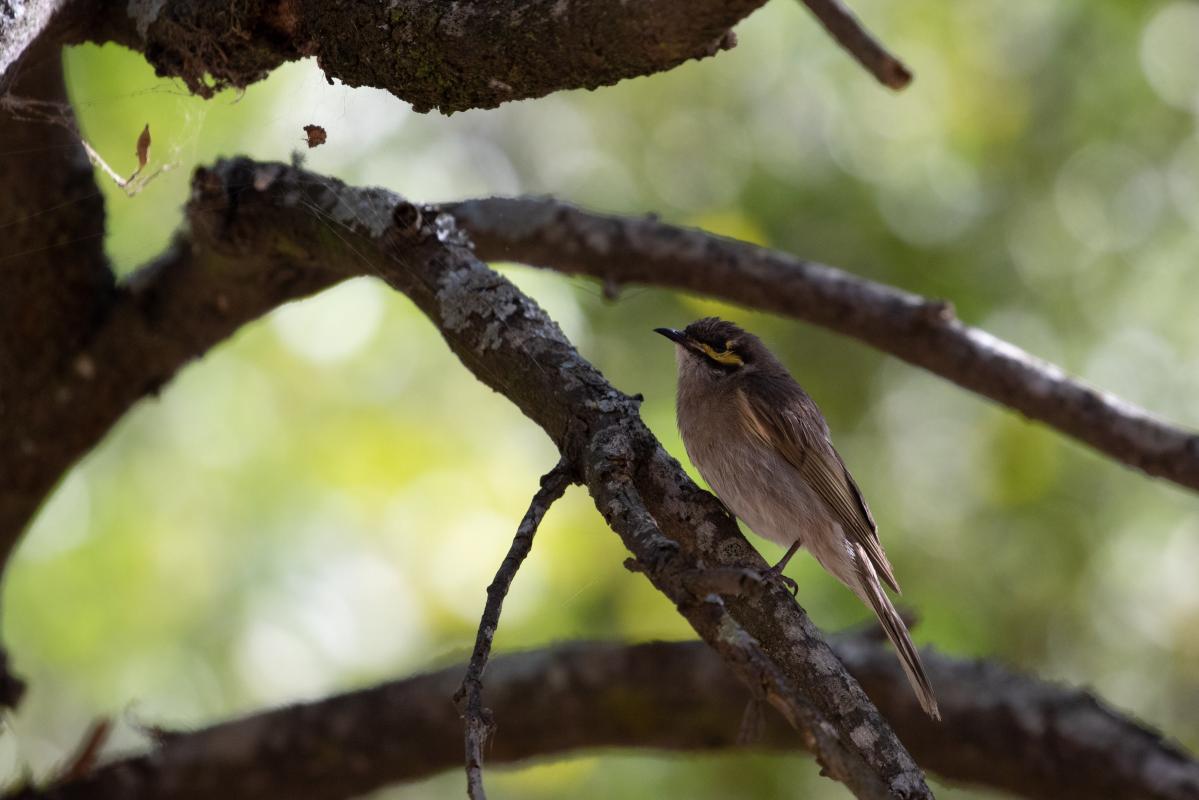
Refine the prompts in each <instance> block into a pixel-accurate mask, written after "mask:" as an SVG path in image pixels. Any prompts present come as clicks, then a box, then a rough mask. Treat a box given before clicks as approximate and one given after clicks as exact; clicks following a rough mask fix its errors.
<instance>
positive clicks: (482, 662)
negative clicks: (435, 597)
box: [454, 460, 571, 800]
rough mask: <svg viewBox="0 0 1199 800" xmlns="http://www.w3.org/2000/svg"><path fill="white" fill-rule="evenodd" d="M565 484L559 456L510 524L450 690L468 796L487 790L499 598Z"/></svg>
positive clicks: (566, 473) (474, 798) (479, 797)
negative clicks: (458, 713)
mask: <svg viewBox="0 0 1199 800" xmlns="http://www.w3.org/2000/svg"><path fill="white" fill-rule="evenodd" d="M570 483H571V468H570V465H569V464H568V463H567V462H566V461H565V460H563V461H560V462H559V463H558V466H556V467H554V468H553V469H552V470H550V471H549V472H547V473H546V474H545V475H544V476H542V478H541V488H540V489H538V490H537V493H536V494H534V495H533V500H532V502H530V503H529V510H528V511H527V512H525V516H524V519H522V520H521V521H520V525H519V526H518V527H517V529H516V536H515V537H513V539H512V545H511V547H509V548H508V554H507V555H505V556H504V560H503V562H502V563H501V564H500V568H499V570H497V571H496V573H495V580H493V581H492V582H491V585H490V586H488V587H487V603H486V605H485V606H484V608H483V616H482V618H480V620H479V632H478V634H477V635H476V637H475V650H474V652H473V653H472V654H471V657H470V663H469V664H467V666H466V675H465V677H463V679H462V686H460V687H459V688H458V691H457V692H456V693H455V694H454V700H455V701H457V702H458V703H459V705H460V706H464V708H463V719H464V721H465V727H466V787H467V794H468V795H469V796H470V798H471V800H486V798H487V792H486V791H484V789H483V746H484V744H486V742H487V739H488V738H489V737H490V736H491V733H492V730H493V729H494V727H495V725H494V723H493V722H492V719H493V715H492V712H491V709H486V708H483V699H482V694H483V671H484V670H485V669H487V659H488V657H489V656H490V655H491V642H492V640H493V639H494V638H495V632H496V629H498V628H499V625H500V612H501V611H502V610H503V607H504V598H505V597H507V596H508V590H509V589H510V588H511V587H512V580H513V579H514V578H515V577H516V571H517V570H519V569H520V565H521V564H523V563H524V560H525V558H526V557H527V556H528V555H529V551H530V550H531V549H532V548H533V537H534V536H535V535H536V534H537V528H538V527H539V526H540V525H541V520H542V518H543V517H544V516H545V513H546V512H547V511H549V508H550V506H551V505H553V503H554V501H555V500H557V499H558V498H559V497H561V496H562V493H563V492H565V491H566V487H567V486H569V485H570Z"/></svg>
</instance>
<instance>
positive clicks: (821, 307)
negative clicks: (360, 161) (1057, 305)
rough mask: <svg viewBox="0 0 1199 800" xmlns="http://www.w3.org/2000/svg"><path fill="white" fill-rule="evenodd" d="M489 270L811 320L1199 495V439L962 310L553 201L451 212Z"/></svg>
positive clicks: (778, 256) (739, 246) (701, 236)
mask: <svg viewBox="0 0 1199 800" xmlns="http://www.w3.org/2000/svg"><path fill="white" fill-rule="evenodd" d="M444 208H445V210H447V211H449V212H451V213H453V214H454V216H455V218H456V219H457V220H458V222H459V224H461V225H462V227H463V228H464V229H466V230H467V231H468V232H469V233H470V235H471V238H472V240H473V241H474V242H475V246H476V252H478V254H479V256H480V257H482V258H484V259H487V260H504V261H518V262H521V263H524V264H529V265H532V266H538V267H545V268H547V269H553V270H557V271H559V272H565V273H567V274H572V275H575V274H577V275H590V276H592V277H595V278H598V279H600V280H602V281H604V282H605V284H606V285H620V284H625V283H635V284H645V285H653V286H664V287H669V288H673V289H685V290H687V291H692V292H697V293H699V294H705V295H709V296H712V297H719V298H721V299H723V300H728V301H730V302H733V303H739V304H741V305H744V306H749V307H751V308H758V309H762V310H765V311H774V312H777V313H779V314H785V315H787V316H791V317H795V318H797V319H802V320H805V321H807V322H811V323H814V324H817V325H820V326H822V327H825V328H828V329H829V330H832V331H836V332H837V333H840V334H844V335H846V336H850V337H853V338H855V339H859V340H861V341H863V342H866V343H867V344H870V345H872V346H873V347H876V348H878V349H879V350H882V351H883V352H885V353H890V354H892V355H894V356H898V357H899V358H902V359H903V360H905V361H907V362H909V363H912V364H915V365H917V366H920V367H924V368H925V369H927V370H929V371H930V372H933V373H935V374H937V375H940V376H941V377H943V378H946V379H948V380H950V381H953V382H954V383H956V384H957V385H959V386H962V387H964V388H966V389H970V390H971V391H974V392H977V393H978V394H980V395H982V396H984V397H988V398H990V399H992V400H994V401H995V402H997V403H999V404H1001V405H1004V406H1008V407H1010V408H1013V409H1015V410H1017V411H1019V412H1021V413H1023V414H1024V415H1025V416H1027V417H1029V418H1030V419H1034V420H1038V421H1040V422H1043V423H1045V424H1046V425H1049V426H1051V427H1053V428H1056V429H1057V430H1059V431H1061V432H1062V433H1065V434H1067V435H1069V436H1072V437H1074V438H1075V439H1077V440H1078V441H1080V442H1083V443H1084V444H1087V445H1090V446H1091V447H1093V448H1095V449H1096V450H1098V451H1099V452H1101V453H1103V454H1105V455H1107V456H1110V457H1111V458H1113V459H1115V460H1117V461H1120V462H1123V463H1124V464H1127V465H1128V466H1130V467H1134V468H1136V469H1139V470H1141V471H1142V472H1145V473H1147V474H1149V475H1152V476H1154V477H1159V478H1165V479H1166V480H1170V481H1173V482H1174V483H1177V484H1179V485H1180V486H1185V487H1187V488H1190V489H1199V434H1196V433H1195V432H1193V431H1189V430H1185V429H1182V428H1179V427H1176V426H1174V425H1171V424H1170V423H1168V422H1166V421H1164V420H1162V419H1159V418H1158V417H1155V416H1154V415H1152V414H1150V413H1149V412H1148V411H1145V410H1144V409H1141V408H1138V407H1137V406H1135V405H1133V404H1132V403H1129V402H1127V401H1125V400H1121V399H1120V398H1118V397H1116V396H1114V395H1112V394H1110V393H1108V392H1104V391H1102V390H1100V389H1096V388H1094V387H1091V386H1088V385H1086V384H1085V383H1083V382H1081V381H1079V380H1076V379H1074V378H1071V377H1069V376H1068V375H1067V374H1066V373H1065V372H1063V371H1062V370H1061V369H1060V368H1058V367H1056V366H1054V365H1053V364H1050V363H1047V362H1045V361H1042V360H1041V359H1039V358H1037V357H1035V356H1033V355H1031V354H1029V353H1027V352H1025V351H1023V350H1021V349H1020V348H1018V347H1016V346H1015V345H1012V344H1010V343H1008V342H1005V341H1002V340H1000V339H997V338H995V337H994V336H992V335H991V334H989V333H987V332H986V331H982V330H979V329H978V328H974V327H971V326H969V325H966V324H965V323H963V322H962V321H960V320H959V319H957V317H955V316H954V313H953V307H952V306H951V305H950V304H949V303H947V302H945V301H942V300H931V299H928V298H924V297H920V296H918V295H914V294H910V293H908V292H904V291H902V290H899V289H895V288H892V287H890V286H886V285H884V284H880V283H875V282H873V281H869V280H865V279H863V278H859V277H856V276H854V275H851V274H849V273H847V272H843V271H841V270H838V269H834V268H832V267H827V266H825V265H823V264H817V263H814V262H811V261H804V260H803V259H800V258H796V257H795V256H791V255H787V254H786V253H780V252H776V251H771V250H767V249H765V248H761V247H756V246H754V245H751V244H747V243H745V242H738V241H735V240H732V239H725V238H723V237H720V236H715V235H713V234H710V233H705V232H703V231H699V230H694V229H691V228H682V227H678V226H675V225H668V224H666V223H663V222H659V221H658V220H656V219H653V218H632V217H615V216H605V215H600V214H592V213H588V212H586V211H583V210H581V209H578V208H575V207H574V206H571V205H569V204H566V203H561V202H558V201H555V200H551V199H535V198H528V199H504V198H491V199H486V200H474V201H468V202H464V203H452V204H448V205H446V206H444Z"/></svg>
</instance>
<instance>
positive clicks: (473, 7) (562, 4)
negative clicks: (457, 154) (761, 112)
mask: <svg viewBox="0 0 1199 800" xmlns="http://www.w3.org/2000/svg"><path fill="white" fill-rule="evenodd" d="M764 2H765V0H638V2H636V3H627V2H623V1H622V0H461V1H460V2H452V3H451V2H448V1H447V2H441V1H440V0H439V1H438V2H432V1H431V0H396V1H395V2H391V3H348V4H333V5H330V4H329V3H326V2H323V1H322V0H250V1H249V2H243V3H235V4H230V3H227V2H220V1H219V0H186V2H171V3H156V2H134V3H129V4H128V12H126V9H125V6H124V5H122V6H120V7H117V6H111V5H109V4H97V8H96V19H95V20H94V21H93V22H92V24H90V25H88V26H86V27H81V28H80V29H79V31H78V34H77V35H78V36H81V37H83V38H85V39H88V40H91V41H106V40H114V41H117V42H120V43H121V44H124V45H126V46H127V47H130V48H132V49H134V50H138V51H140V52H142V53H144V54H145V56H146V59H147V60H148V61H149V62H150V63H151V64H153V65H154V67H155V68H156V69H157V70H158V73H159V74H160V75H171V76H178V77H180V78H182V79H183V80H184V81H185V82H186V83H187V86H188V88H189V89H191V91H193V92H195V93H196V94H200V95H203V96H205V97H207V96H211V95H212V93H213V92H214V91H216V90H219V89H221V88H225V87H241V86H246V85H248V84H251V83H254V82H255V81H258V80H261V79H262V78H263V77H265V76H266V75H267V74H268V73H269V72H270V71H271V70H273V69H274V68H276V67H278V66H279V65H280V64H282V63H284V62H285V61H294V60H296V59H299V58H303V57H305V56H316V58H317V60H318V62H319V64H320V66H321V68H322V69H323V70H324V71H325V75H326V76H327V77H328V78H329V80H333V79H334V78H336V79H338V80H340V81H342V82H343V83H345V84H347V85H349V86H375V87H378V88H380V89H387V90H388V91H390V92H391V93H393V94H395V95H396V96H397V97H400V98H401V99H403V100H407V101H408V102H410V103H412V105H413V107H414V108H416V110H418V111H428V110H430V109H433V108H437V109H440V110H441V111H442V112H444V113H451V112H454V111H462V110H465V109H469V108H493V107H495V106H498V105H500V104H501V103H505V102H508V101H509V100H520V99H523V98H529V97H541V96H543V95H546V94H549V93H551V92H555V91H559V90H562V89H577V88H587V89H595V88H597V87H600V86H606V85H609V84H613V83H616V82H617V81H620V80H622V79H624V78H632V77H636V76H639V75H649V74H652V73H655V72H662V71H664V70H668V69H671V68H673V67H676V66H678V65H679V64H681V63H683V62H684V61H687V60H689V59H693V58H705V57H707V56H711V55H715V54H716V53H718V52H719V51H721V50H724V49H727V48H730V47H732V46H733V44H734V43H735V37H734V36H733V34H732V30H731V29H732V27H733V26H734V25H736V24H737V23H738V22H739V21H740V20H741V19H742V18H744V17H745V16H746V15H748V14H749V13H750V12H752V11H753V10H755V9H756V8H758V7H759V6H761V5H762V4H763V3H764Z"/></svg>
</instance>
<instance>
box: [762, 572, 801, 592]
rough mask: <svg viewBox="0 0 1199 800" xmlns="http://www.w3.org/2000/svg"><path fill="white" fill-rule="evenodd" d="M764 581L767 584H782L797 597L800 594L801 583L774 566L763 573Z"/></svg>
mask: <svg viewBox="0 0 1199 800" xmlns="http://www.w3.org/2000/svg"><path fill="white" fill-rule="evenodd" d="M762 583H764V584H767V585H771V584H774V585H776V586H782V588H784V589H786V590H787V591H789V592H790V593H791V596H792V597H795V596H797V595H798V594H799V584H798V583H796V581H795V579H794V578H788V577H787V576H786V575H784V574H783V573H782V571H781V570H779V569H775V568H774V567H771V568H770V569H768V570H766V571H765V572H763V573H762Z"/></svg>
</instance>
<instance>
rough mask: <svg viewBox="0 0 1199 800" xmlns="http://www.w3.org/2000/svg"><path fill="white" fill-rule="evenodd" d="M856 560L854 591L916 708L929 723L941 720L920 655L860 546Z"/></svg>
mask: <svg viewBox="0 0 1199 800" xmlns="http://www.w3.org/2000/svg"><path fill="white" fill-rule="evenodd" d="M857 556H858V557H857V567H858V577H859V583H860V586H859V587H857V588H858V594H860V595H861V596H862V599H863V600H865V601H866V602H867V603H869V605H870V607H871V608H872V609H874V613H875V615H876V616H878V621H879V623H880V624H881V625H882V626H883V630H884V631H885V632H886V634H887V638H888V639H890V640H891V644H892V645H893V646H894V647H895V652H896V654H897V655H898V656H899V663H900V664H901V665H903V671H904V673H906V674H907V676H908V683H910V684H911V685H912V690H913V691H914V692H915V693H916V699H917V700H919V701H920V707H921V708H923V709H924V712H925V713H926V714H928V715H929V716H930V717H932V718H933V719H936V720H939V719H941V711H940V710H939V709H938V708H937V698H936V697H935V696H934V695H933V687H932V684H931V683H929V680H928V673H926V672H925V671H924V664H923V663H922V662H921V661H920V653H919V652H918V651H917V650H916V645H914V644H913V643H912V637H911V636H909V635H908V628H907V626H906V625H904V624H903V619H902V618H900V616H899V612H898V611H896V610H895V606H893V605H892V604H891V598H889V597H887V593H886V592H885V591H884V590H883V587H882V585H881V584H880V583H879V580H878V574H877V573H875V571H874V566H873V565H872V564H871V563H870V559H869V558H868V557H867V555H866V551H865V550H864V549H863V548H862V546H861V545H858V546H857Z"/></svg>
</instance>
